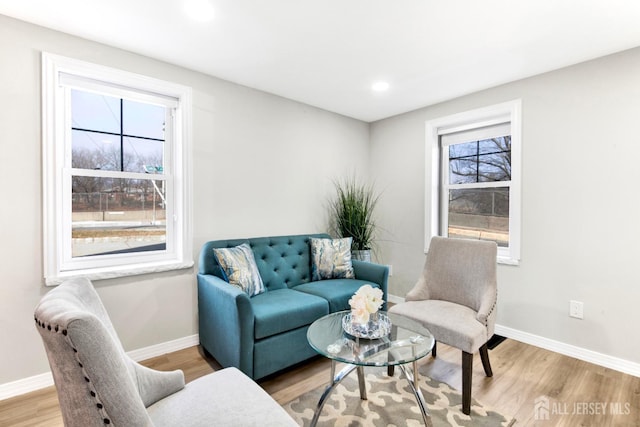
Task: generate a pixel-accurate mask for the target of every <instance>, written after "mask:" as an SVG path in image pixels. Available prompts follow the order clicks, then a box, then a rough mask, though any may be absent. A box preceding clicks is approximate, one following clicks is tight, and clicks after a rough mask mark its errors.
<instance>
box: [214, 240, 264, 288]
mask: <svg viewBox="0 0 640 427" xmlns="http://www.w3.org/2000/svg"><path fill="white" fill-rule="evenodd" d="M213 255H214V256H215V257H216V260H217V261H218V264H219V265H220V268H221V269H222V273H223V275H224V279H225V280H226V281H227V282H229V284H231V285H233V286H236V287H238V288H240V289H241V290H242V291H244V292H245V293H246V294H247V295H249V296H250V297H252V296H255V295H259V294H261V293H263V292H265V291H266V290H267V289H266V287H265V286H264V283H263V282H262V277H260V272H259V271H258V266H257V265H256V260H255V258H254V256H253V251H252V250H251V247H250V246H249V244H247V243H243V244H241V245H239V246H236V247H234V248H216V249H214V250H213Z"/></svg>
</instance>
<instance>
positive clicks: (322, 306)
mask: <svg viewBox="0 0 640 427" xmlns="http://www.w3.org/2000/svg"><path fill="white" fill-rule="evenodd" d="M311 237H317V238H330V236H329V235H327V234H311V235H294V236H277V237H259V238H250V239H234V240H216V241H210V242H207V243H205V244H204V246H203V248H202V251H201V252H200V260H199V265H198V318H199V328H200V330H199V335H200V344H201V345H202V347H203V348H204V350H205V351H206V352H207V353H209V354H210V355H211V356H213V357H214V358H215V359H216V360H217V361H218V363H220V364H221V365H222V366H223V367H229V366H235V367H236V368H238V369H240V370H241V371H242V372H244V373H245V374H247V375H248V376H250V377H251V378H253V379H260V378H263V377H265V376H267V375H270V374H272V373H275V372H278V371H280V370H282V369H284V368H287V367H289V366H292V365H294V364H296V363H299V362H302V361H304V360H307V359H309V358H311V357H313V356H315V355H316V354H317V353H316V352H315V351H314V350H313V349H312V348H311V346H310V345H309V343H308V342H307V329H308V328H309V325H311V323H313V322H314V321H315V320H316V319H318V318H320V317H322V316H324V315H326V314H329V313H333V312H336V311H340V310H347V309H349V299H350V298H351V296H352V295H353V294H354V292H355V291H356V290H357V289H358V288H359V287H360V286H362V285H364V284H366V283H368V284H371V285H372V286H375V287H378V288H380V289H382V292H383V298H384V301H385V303H384V306H383V309H384V310H386V301H387V281H388V277H389V269H388V267H387V266H383V265H380V264H374V263H367V262H362V261H357V260H353V261H352V263H353V269H354V273H355V276H356V278H355V279H330V280H321V281H315V282H314V281H311V250H310V238H311ZM242 243H248V244H249V245H250V246H251V249H252V251H253V255H254V257H255V260H256V264H257V266H258V270H259V272H260V276H261V277H262V281H263V282H264V284H265V286H266V288H267V291H266V292H264V293H262V294H259V295H256V296H254V297H251V298H250V297H249V296H248V295H247V294H246V293H244V292H243V291H241V290H240V289H238V288H237V287H235V286H232V285H230V284H229V283H227V282H226V281H225V280H224V279H223V274H222V271H221V269H220V266H219V265H218V263H217V261H216V260H215V257H214V255H213V249H214V248H230V247H234V246H238V245H240V244H242Z"/></svg>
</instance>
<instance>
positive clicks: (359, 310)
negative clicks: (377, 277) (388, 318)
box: [349, 285, 384, 325]
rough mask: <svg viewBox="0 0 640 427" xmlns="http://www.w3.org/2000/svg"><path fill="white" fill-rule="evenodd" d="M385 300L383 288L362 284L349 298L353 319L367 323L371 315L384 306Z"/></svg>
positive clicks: (356, 321)
mask: <svg viewBox="0 0 640 427" xmlns="http://www.w3.org/2000/svg"><path fill="white" fill-rule="evenodd" d="M383 302H384V301H383V300H382V290H381V289H379V288H374V287H373V286H371V285H362V286H361V287H360V289H358V290H357V291H356V293H355V294H353V296H352V297H351V299H350V300H349V305H350V306H351V319H352V320H353V322H355V323H359V324H361V325H364V324H366V323H367V322H369V317H370V316H371V315H372V314H375V313H377V312H378V310H379V309H380V307H382V304H383Z"/></svg>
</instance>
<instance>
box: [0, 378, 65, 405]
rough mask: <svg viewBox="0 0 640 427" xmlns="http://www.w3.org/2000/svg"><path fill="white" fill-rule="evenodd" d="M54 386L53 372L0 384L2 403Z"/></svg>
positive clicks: (0, 399)
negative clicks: (11, 398)
mask: <svg viewBox="0 0 640 427" xmlns="http://www.w3.org/2000/svg"><path fill="white" fill-rule="evenodd" d="M51 385H53V376H52V375H51V372H45V373H44V374H40V375H34V376H32V377H28V378H23V379H21V380H17V381H12V382H10V383H5V384H0V401H2V400H4V399H9V398H10V397H15V396H20V395H21V394H25V393H29V392H32V391H36V390H40V389H41V388H45V387H49V386H51Z"/></svg>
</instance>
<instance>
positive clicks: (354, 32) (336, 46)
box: [0, 0, 640, 122]
mask: <svg viewBox="0 0 640 427" xmlns="http://www.w3.org/2000/svg"><path fill="white" fill-rule="evenodd" d="M184 1H186V0H0V14H4V15H8V16H12V17H15V18H18V19H22V20H25V21H28V22H33V23H35V24H39V25H43V26H46V27H50V28H53V29H56V30H60V31H64V32H66V33H70V34H74V35H77V36H80V37H84V38H87V39H91V40H95V41H98V42H102V43H105V44H108V45H111V46H116V47H119V48H123V49H126V50H129V51H132V52H136V53H139V54H142V55H146V56H149V57H153V58H157V59H160V60H163V61H167V62H170V63H173V64H178V65H181V66H183V67H187V68H190V69H193V70H197V71H201V72H203V73H206V74H210V75H212V76H216V77H220V78H222V79H225V80H229V81H232V82H236V83H239V84H242V85H246V86H249V87H252V88H256V89H260V90H263V91H266V92H270V93H273V94H277V95H280V96H283V97H286V98H290V99H294V100H297V101H301V102H304V103H306V104H310V105H314V106H317V107H320V108H324V109H326V110H329V111H334V112H337V113H340V114H344V115H346V116H350V117H354V118H357V119H360V120H364V121H367V122H370V121H375V120H378V119H382V118H385V117H389V116H393V115H396V114H400V113H404V112H406V111H410V110H414V109H416V108H419V107H423V106H427V105H431V104H434V103H437V102H441V101H444V100H447V99H451V98H454V97H457V96H460V95H464V94H467V93H472V92H475V91H478V90H481V89H484V88H488V87H492V86H496V85H499V84H502V83H506V82H509V81H513V80H517V79H521V78H523V77H528V76H532V75H535V74H539V73H542V72H545V71H550V70H553V69H557V68H561V67H564V66H567V65H571V64H575V63H578V62H582V61H585V60H588V59H592V58H596V57H599V56H603V55H607V54H610V53H613V52H617V51H621V50H625V49H629V48H632V47H636V46H640V1H638V0H607V1H604V0H519V1H515V0H315V1H311V0H207V1H209V3H211V5H212V6H213V7H214V10H215V17H214V18H213V20H211V21H209V22H204V23H203V22H197V21H194V20H192V19H190V18H189V17H188V16H187V15H186V14H185V13H184ZM639 71H640V70H639ZM379 80H385V81H387V82H389V84H390V88H389V90H388V91H386V92H382V93H375V92H373V91H372V90H371V85H372V84H373V83H374V82H376V81H379Z"/></svg>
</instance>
